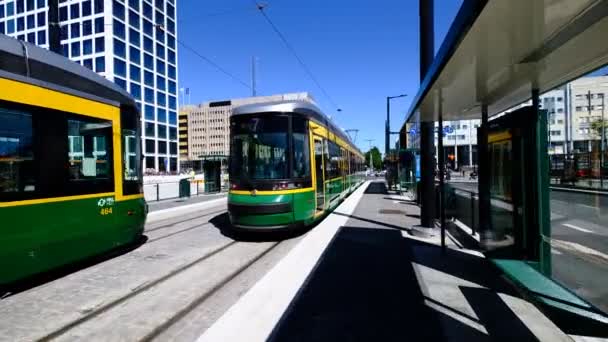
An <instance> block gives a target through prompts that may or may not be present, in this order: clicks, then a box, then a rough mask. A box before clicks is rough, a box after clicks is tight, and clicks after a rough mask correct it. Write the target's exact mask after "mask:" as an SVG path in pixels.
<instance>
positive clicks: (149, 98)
mask: <svg viewBox="0 0 608 342" xmlns="http://www.w3.org/2000/svg"><path fill="white" fill-rule="evenodd" d="M144 100H146V102H149V103H154V90H152V89H150V88H144Z"/></svg>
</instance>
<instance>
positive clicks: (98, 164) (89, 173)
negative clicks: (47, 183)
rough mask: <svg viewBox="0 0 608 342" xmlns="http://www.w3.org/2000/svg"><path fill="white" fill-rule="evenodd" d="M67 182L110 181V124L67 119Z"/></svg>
mask: <svg viewBox="0 0 608 342" xmlns="http://www.w3.org/2000/svg"><path fill="white" fill-rule="evenodd" d="M67 124H68V141H69V145H68V160H69V166H70V167H69V169H70V172H69V180H70V181H71V182H73V183H78V182H82V181H94V180H106V181H107V180H108V179H110V178H111V165H112V155H111V151H110V147H111V141H110V139H111V137H112V123H111V122H110V121H102V120H94V119H90V118H78V119H74V118H72V119H68V121H67Z"/></svg>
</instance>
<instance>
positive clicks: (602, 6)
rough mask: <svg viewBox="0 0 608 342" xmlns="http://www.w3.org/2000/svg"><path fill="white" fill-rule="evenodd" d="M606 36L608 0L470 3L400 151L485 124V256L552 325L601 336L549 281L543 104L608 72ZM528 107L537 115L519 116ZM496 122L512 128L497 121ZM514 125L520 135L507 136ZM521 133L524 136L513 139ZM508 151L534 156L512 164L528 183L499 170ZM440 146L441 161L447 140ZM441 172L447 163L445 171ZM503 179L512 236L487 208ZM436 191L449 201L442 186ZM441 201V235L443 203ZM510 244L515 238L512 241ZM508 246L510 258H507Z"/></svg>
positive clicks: (430, 75) (427, 81) (420, 97)
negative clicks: (434, 132) (445, 131)
mask: <svg viewBox="0 0 608 342" xmlns="http://www.w3.org/2000/svg"><path fill="white" fill-rule="evenodd" d="M607 33H608V1H606V0H600V1H592V0H580V1H566V0H538V1H536V0H535V1H530V0H510V1H503V0H465V1H464V2H463V5H462V7H461V9H460V11H459V13H458V15H457V17H456V18H455V20H454V23H453V25H452V27H451V28H450V30H449V32H448V34H447V36H446V38H445V40H444V42H443V44H442V45H441V47H440V50H439V51H438V53H437V54H436V56H435V58H434V60H433V62H432V64H431V66H430V68H429V70H428V72H427V73H426V76H425V77H424V78H423V80H422V82H421V86H420V89H419V91H418V93H417V95H416V97H415V98H414V99H413V102H412V105H411V107H410V109H409V111H408V114H407V116H406V117H407V119H406V121H405V123H404V124H403V126H402V128H401V130H400V139H399V140H400V143H401V146H400V148H402V149H408V150H416V149H420V137H419V135H418V132H419V129H418V128H419V127H420V124H421V123H423V122H439V124H440V126H442V123H443V121H455V120H470V119H481V121H482V126H481V129H480V133H479V135H478V148H479V183H478V191H477V195H478V196H479V211H478V215H477V217H476V218H474V219H476V220H478V221H477V222H479V242H480V245H481V247H482V248H483V249H484V250H485V251H486V253H487V255H488V256H489V257H490V259H491V260H492V261H493V263H494V264H495V265H496V266H497V267H498V268H499V269H500V270H501V271H502V272H504V273H505V274H506V275H507V276H508V277H509V278H511V280H512V281H513V282H515V283H516V284H518V285H520V287H521V288H522V289H523V290H525V291H526V293H528V294H529V295H530V297H531V298H533V299H534V300H535V301H536V303H538V304H539V306H540V307H542V308H543V309H546V312H548V313H549V316H550V317H551V318H552V319H555V320H557V321H559V322H565V323H568V322H569V323H570V325H572V326H577V327H586V328H588V329H589V330H593V331H602V330H603V331H604V332H607V331H608V324H607V322H608V320H607V317H606V316H605V314H604V313H602V312H601V311H599V310H598V309H596V308H595V307H593V306H592V305H591V304H589V303H588V302H586V301H584V300H582V299H581V298H579V297H577V296H576V295H574V293H573V292H572V291H570V290H569V289H567V288H565V287H563V286H561V285H560V284H557V283H556V282H554V281H553V280H552V277H551V257H552V255H551V225H550V209H549V198H548V197H549V183H548V156H547V146H546V138H547V134H546V131H543V129H546V113H545V112H544V111H542V110H540V109H539V94H542V93H544V92H546V91H549V90H552V89H556V88H558V89H559V87H561V86H563V85H564V84H565V83H567V82H569V81H571V80H573V79H576V78H578V77H580V76H583V75H585V74H588V73H590V72H592V71H594V70H596V69H598V68H600V67H602V66H605V65H606V64H608V44H606V37H607ZM421 39H423V38H421ZM529 100H532V106H529V107H527V108H524V109H523V110H519V111H516V110H513V108H515V107H516V106H518V105H520V104H522V103H524V102H526V101H529ZM510 112H513V113H510ZM511 114H512V115H514V116H513V119H512V120H509V118H510V117H509V115H511ZM498 116H505V117H507V119H502V120H495V118H496V117H498ZM528 118H533V119H532V120H528ZM513 122H519V123H518V125H520V126H518V127H517V128H516V129H515V128H514V127H515V126H509V125H514V124H513ZM501 125H502V126H501ZM515 131H517V132H524V133H521V134H522V135H521V136H517V137H516V136H515V134H514V133H512V132H515ZM525 132H527V133H525ZM516 139H519V140H516ZM505 141H506V142H507V143H508V146H509V148H511V147H512V146H520V147H522V150H525V149H527V150H528V152H525V153H524V152H522V153H521V154H520V155H519V156H517V155H514V156H513V158H519V159H518V160H516V162H517V163H519V164H518V165H520V166H522V168H523V169H526V170H527V173H524V174H523V175H522V174H516V173H517V172H516V171H514V170H513V169H508V168H504V169H503V170H502V171H501V170H498V171H497V167H498V168H499V166H498V162H499V161H498V160H497V159H496V156H494V155H492V154H491V152H493V151H496V149H497V148H498V147H497V146H498V145H497V144H498V143H500V142H505ZM438 143H439V144H440V147H439V151H440V153H442V152H441V151H442V150H443V148H442V139H438ZM517 144H519V145H517ZM420 152H421V153H425V152H426V153H434V152H428V151H420ZM443 162H444V157H443V156H441V155H440V156H439V157H438V163H439V164H440V165H439V168H440V169H442V167H441V166H442V165H441V164H442V163H443ZM545 171H546V172H545ZM500 172H503V173H502V174H500V175H499V174H498V173H500ZM440 177H441V176H440ZM499 177H511V178H509V179H510V180H512V182H513V184H511V186H513V188H515V187H517V186H518V185H517V184H519V186H520V188H519V192H520V193H519V195H518V196H519V198H520V201H519V202H517V203H515V204H513V205H512V206H511V209H510V211H509V209H506V210H505V211H504V212H502V213H501V215H502V216H503V219H504V218H505V217H507V218H508V220H507V222H508V224H510V225H511V226H510V229H511V230H510V233H505V231H504V230H501V229H499V228H498V226H499V225H500V223H499V221H500V218H499V217H498V216H499V215H498V214H497V209H496V207H495V206H494V197H493V198H492V199H490V190H491V187H492V186H494V185H495V184H497V183H500V180H498V178H499ZM526 182H527V183H526ZM526 184H527V185H526ZM526 186H527V187H526ZM439 188H440V189H441V193H442V194H444V195H445V191H444V190H445V186H444V183H443V180H440V185H439ZM494 190H495V189H492V194H493V195H494V193H495V192H494ZM510 195H511V194H510V193H509V196H510ZM513 196H515V195H513ZM440 198H441V199H439V198H438V201H440V203H442V204H443V205H441V206H440V208H441V209H440V213H439V215H438V216H439V217H440V218H441V219H440V221H441V226H442V229H444V228H446V222H445V210H446V206H445V196H441V197H440ZM503 223H504V220H503ZM508 234H511V235H513V236H511V240H510V241H508V239H506V238H505V236H506V235H508ZM504 241H507V242H506V243H504ZM501 243H504V244H508V245H509V246H510V248H509V249H508V250H505V249H503V248H501V247H503V246H502V245H501ZM501 251H502V252H501ZM603 337H607V336H603Z"/></svg>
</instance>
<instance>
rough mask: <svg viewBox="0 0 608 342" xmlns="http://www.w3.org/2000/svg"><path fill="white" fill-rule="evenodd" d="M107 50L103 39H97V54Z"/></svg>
mask: <svg viewBox="0 0 608 342" xmlns="http://www.w3.org/2000/svg"><path fill="white" fill-rule="evenodd" d="M104 50H105V41H104V38H103V37H98V38H95V52H103V51H104Z"/></svg>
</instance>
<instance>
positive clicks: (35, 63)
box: [0, 34, 147, 287]
mask: <svg viewBox="0 0 608 342" xmlns="http://www.w3.org/2000/svg"><path fill="white" fill-rule="evenodd" d="M0 61H1V62H0V89H1V91H0V287H3V286H6V285H7V284H10V283H14V282H15V281H17V280H22V279H24V278H27V277H30V276H33V275H36V274H39V273H42V272H45V271H49V270H51V269H54V268H57V267H59V266H63V265H67V264H71V263H73V262H76V261H80V260H83V259H86V258H89V257H92V256H95V255H98V254H101V253H104V252H107V251H110V250H113V249H115V248H117V247H120V246H124V245H127V244H131V243H133V242H136V241H138V240H139V239H140V238H141V235H142V232H143V227H144V223H145V219H146V214H147V207H146V203H145V201H144V198H143V192H142V173H141V147H140V146H141V138H140V131H141V124H140V114H139V110H138V108H137V105H136V103H135V101H134V100H133V98H132V97H131V96H130V95H129V94H128V93H127V92H126V91H124V90H123V89H122V88H120V87H118V86H117V85H115V84H113V83H112V82H110V81H108V80H106V79H105V78H103V77H101V76H99V75H97V74H96V73H94V72H93V71H91V70H89V69H88V68H85V67H84V66H81V65H79V64H77V63H75V62H72V61H70V60H68V59H67V58H65V57H63V56H60V55H58V54H55V53H53V52H50V51H47V50H44V49H41V48H38V47H36V46H34V45H32V44H29V43H26V42H23V41H19V40H16V39H13V38H9V37H7V36H4V35H1V34H0Z"/></svg>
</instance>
